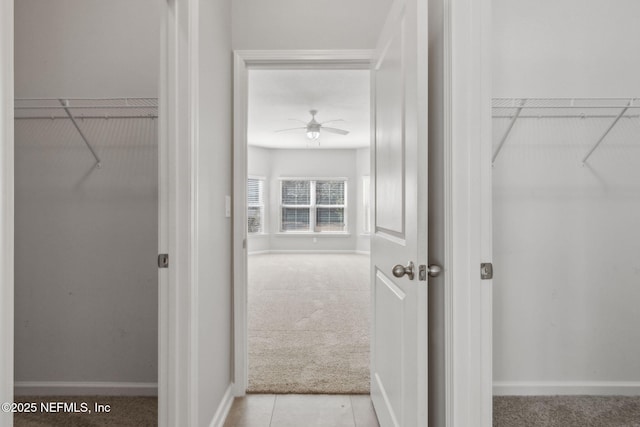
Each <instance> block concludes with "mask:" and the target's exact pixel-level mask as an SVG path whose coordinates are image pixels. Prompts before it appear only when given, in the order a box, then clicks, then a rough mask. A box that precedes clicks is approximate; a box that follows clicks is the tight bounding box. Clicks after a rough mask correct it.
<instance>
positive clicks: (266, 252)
mask: <svg viewBox="0 0 640 427" xmlns="http://www.w3.org/2000/svg"><path fill="white" fill-rule="evenodd" d="M269 253H271V251H269V250H266V251H253V252H247V255H262V254H269Z"/></svg>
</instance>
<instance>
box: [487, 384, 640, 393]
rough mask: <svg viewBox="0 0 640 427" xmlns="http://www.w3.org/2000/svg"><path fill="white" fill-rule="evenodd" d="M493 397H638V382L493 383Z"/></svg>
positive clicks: (639, 387) (639, 386) (639, 385)
mask: <svg viewBox="0 0 640 427" xmlns="http://www.w3.org/2000/svg"><path fill="white" fill-rule="evenodd" d="M493 395H494V396H561V395H587V396H640V381H557V382H556V381H540V382H535V381H532V382H502V381H497V382H494V383H493Z"/></svg>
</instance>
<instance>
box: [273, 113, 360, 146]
mask: <svg viewBox="0 0 640 427" xmlns="http://www.w3.org/2000/svg"><path fill="white" fill-rule="evenodd" d="M309 113H310V114H311V120H310V121H309V122H308V123H307V122H305V121H302V120H298V119H289V120H295V121H298V122H302V123H304V124H305V126H304V127H298V128H290V129H280V130H277V131H276V132H288V131H291V130H302V129H304V130H305V132H306V133H307V138H309V139H310V140H315V139H318V138H320V130H322V131H325V132H330V133H337V134H338V135H346V134H348V133H349V131H347V130H343V129H337V128H332V127H328V126H325V123H331V122H343V121H344V120H342V119H336V120H328V121H326V122H318V121H316V114H318V111H317V110H309Z"/></svg>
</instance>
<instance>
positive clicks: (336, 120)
mask: <svg viewBox="0 0 640 427" xmlns="http://www.w3.org/2000/svg"><path fill="white" fill-rule="evenodd" d="M331 122H344V119H334V120H327V121H326V122H322V123H320V124H321V125H323V124H325V123H331Z"/></svg>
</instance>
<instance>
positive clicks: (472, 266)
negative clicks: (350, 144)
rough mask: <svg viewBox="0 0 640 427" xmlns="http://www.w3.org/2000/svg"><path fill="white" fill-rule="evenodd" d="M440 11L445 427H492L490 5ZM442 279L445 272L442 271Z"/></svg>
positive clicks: (448, 2)
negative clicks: (487, 272)
mask: <svg viewBox="0 0 640 427" xmlns="http://www.w3.org/2000/svg"><path fill="white" fill-rule="evenodd" d="M436 1H442V2H443V5H444V22H443V26H444V30H443V33H444V34H443V36H444V57H445V61H444V62H445V64H444V76H445V77H444V79H445V85H444V98H445V101H444V104H445V205H446V206H445V218H446V219H445V221H446V223H445V224H446V226H445V251H446V261H445V264H446V265H448V270H449V274H448V275H446V274H445V278H446V279H445V364H446V368H445V371H446V372H445V376H446V380H445V382H446V387H447V390H446V397H445V400H446V410H445V412H446V425H447V426H448V427H453V426H455V427H476V426H479V427H491V426H492V408H493V404H492V398H493V392H492V315H491V310H492V307H491V302H492V281H491V280H481V279H480V263H482V262H491V261H492V244H491V243H492V230H491V224H492V221H491V203H492V199H491V0H436ZM445 271H447V268H446V267H445Z"/></svg>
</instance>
